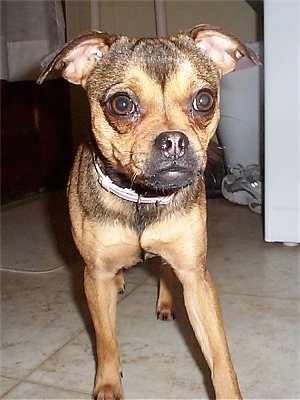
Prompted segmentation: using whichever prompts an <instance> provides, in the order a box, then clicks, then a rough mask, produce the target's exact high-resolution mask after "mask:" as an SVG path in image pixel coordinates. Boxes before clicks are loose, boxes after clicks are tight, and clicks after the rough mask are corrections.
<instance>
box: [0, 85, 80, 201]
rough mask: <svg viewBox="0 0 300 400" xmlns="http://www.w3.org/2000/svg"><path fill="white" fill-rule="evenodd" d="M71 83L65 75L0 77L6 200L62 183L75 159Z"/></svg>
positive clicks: (2, 161)
mask: <svg viewBox="0 0 300 400" xmlns="http://www.w3.org/2000/svg"><path fill="white" fill-rule="evenodd" d="M69 108H70V107H69V87H68V83H67V82H65V81H64V80H63V79H57V80H52V81H46V82H44V83H43V85H41V86H38V85H36V84H35V82H33V81H26V82H11V83H9V82H6V81H1V142H2V145H1V172H2V180H1V185H2V203H5V202H7V201H10V200H15V199H18V198H21V197H23V196H25V195H27V194H30V193H36V192H40V191H43V190H48V189H55V188H60V187H63V186H64V185H65V184H66V180H67V176H68V173H69V168H70V165H71V161H72V135H71V129H70V112H69Z"/></svg>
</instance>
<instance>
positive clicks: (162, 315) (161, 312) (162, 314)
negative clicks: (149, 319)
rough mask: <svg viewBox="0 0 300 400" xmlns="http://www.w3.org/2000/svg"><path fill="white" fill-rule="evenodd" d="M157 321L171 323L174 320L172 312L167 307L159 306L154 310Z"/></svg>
mask: <svg viewBox="0 0 300 400" xmlns="http://www.w3.org/2000/svg"><path fill="white" fill-rule="evenodd" d="M156 316H157V319H159V320H161V321H172V320H173V319H175V314H174V311H173V310H172V308H171V307H169V306H168V305H161V306H160V307H157V310H156Z"/></svg>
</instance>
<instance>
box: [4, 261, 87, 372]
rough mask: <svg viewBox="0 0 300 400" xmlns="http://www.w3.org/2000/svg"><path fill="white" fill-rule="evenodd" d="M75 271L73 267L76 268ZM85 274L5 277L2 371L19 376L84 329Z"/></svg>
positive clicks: (62, 271)
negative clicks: (83, 276) (83, 280)
mask: <svg viewBox="0 0 300 400" xmlns="http://www.w3.org/2000/svg"><path fill="white" fill-rule="evenodd" d="M74 270H75V268H74ZM81 275H82V273H81V271H80V270H78V271H77V272H76V273H74V275H73V273H71V272H70V271H69V270H67V269H64V270H61V271H55V272H51V273H49V274H41V275H40V274H38V275H32V274H29V275H26V274H20V273H17V274H14V273H11V272H6V273H2V279H1V284H2V315H1V316H2V332H1V334H2V339H1V341H2V369H3V371H4V373H5V374H6V376H11V377H16V378H20V377H23V376H25V375H26V374H28V373H29V372H30V371H31V370H32V369H33V368H35V367H36V366H37V365H39V364H40V363H41V362H43V361H44V360H46V359H47V358H48V357H49V356H50V355H51V354H52V353H53V352H54V351H56V350H57V349H59V348H60V347H61V346H63V345H64V344H65V343H66V342H67V341H68V340H69V339H70V338H71V337H72V336H73V335H75V334H76V333H78V331H80V330H81V329H84V327H85V324H86V323H88V322H89V313H88V310H87V307H86V303H85V300H84V295H83V290H82V288H81V285H82V277H81Z"/></svg>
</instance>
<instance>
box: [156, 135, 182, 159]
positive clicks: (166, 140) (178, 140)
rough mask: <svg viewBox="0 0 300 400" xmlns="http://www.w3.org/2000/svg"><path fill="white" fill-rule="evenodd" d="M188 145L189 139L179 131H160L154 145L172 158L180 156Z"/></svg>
mask: <svg viewBox="0 0 300 400" xmlns="http://www.w3.org/2000/svg"><path fill="white" fill-rule="evenodd" d="M188 145H189V139H188V138H187V136H186V135H185V134H184V133H183V132H179V131H166V132H162V133H160V134H159V135H158V136H157V138H156V140H155V146H156V147H157V148H158V149H159V150H161V151H162V152H163V154H164V155H165V157H167V158H171V159H172V160H177V159H178V158H180V157H182V156H183V155H184V154H185V151H186V148H187V147H188Z"/></svg>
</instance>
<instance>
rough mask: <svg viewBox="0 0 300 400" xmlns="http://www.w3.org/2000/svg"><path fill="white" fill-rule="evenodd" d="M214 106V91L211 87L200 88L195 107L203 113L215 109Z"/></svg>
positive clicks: (194, 103) (194, 102) (195, 99)
mask: <svg viewBox="0 0 300 400" xmlns="http://www.w3.org/2000/svg"><path fill="white" fill-rule="evenodd" d="M214 106H215V97H214V93H213V92H212V91H211V90H209V89H202V90H200V91H199V92H198V93H197V94H196V96H195V98H194V100H193V109H194V110H195V111H198V112H201V113H209V112H210V111H212V110H213V108H214Z"/></svg>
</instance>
